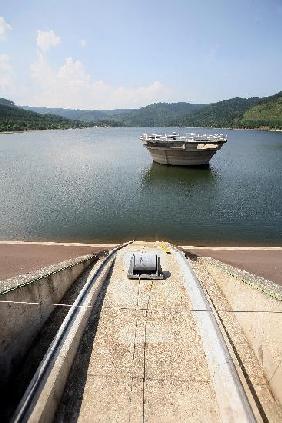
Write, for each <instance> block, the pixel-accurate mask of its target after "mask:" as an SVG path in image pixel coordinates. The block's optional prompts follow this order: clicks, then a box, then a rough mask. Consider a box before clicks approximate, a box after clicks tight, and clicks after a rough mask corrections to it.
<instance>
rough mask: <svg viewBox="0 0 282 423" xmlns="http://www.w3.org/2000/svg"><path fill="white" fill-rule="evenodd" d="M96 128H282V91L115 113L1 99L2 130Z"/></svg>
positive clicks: (161, 105)
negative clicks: (95, 126) (213, 101)
mask: <svg viewBox="0 0 282 423" xmlns="http://www.w3.org/2000/svg"><path fill="white" fill-rule="evenodd" d="M93 125H98V126H139V127H142V126H143V127H146V126H147V127H148V126H151V127H158V126H159V127H161V126H180V127H181V126H200V127H201V126H202V127H218V128H222V127H224V128H265V129H282V91H281V92H279V93H278V94H275V95H273V96H270V97H263V98H259V97H251V98H240V97H236V98H231V99H229V100H223V101H219V102H217V103H212V104H190V103H185V102H179V103H155V104H151V105H149V106H146V107H141V108H140V109H116V110H79V109H77V110H75V109H62V108H56V109H54V108H47V107H25V108H19V107H17V106H15V105H14V103H13V102H12V101H10V100H6V99H0V130H2V131H3V130H24V129H49V128H71V127H83V126H93Z"/></svg>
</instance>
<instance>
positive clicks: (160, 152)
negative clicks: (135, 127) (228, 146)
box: [140, 133, 227, 166]
mask: <svg viewBox="0 0 282 423" xmlns="http://www.w3.org/2000/svg"><path fill="white" fill-rule="evenodd" d="M140 139H141V141H142V142H143V144H144V146H145V147H146V148H147V150H148V151H149V152H150V154H151V156H152V158H153V160H154V162H156V163H159V164H166V165H173V166H199V165H207V164H208V163H209V162H210V160H211V158H212V157H213V155H214V154H215V153H216V152H217V151H218V150H220V149H221V147H222V146H223V144H225V143H226V142H227V137H226V136H225V137H224V136H223V135H222V134H220V135H217V134H216V135H206V134H204V135H196V134H189V135H186V136H179V135H178V134H176V133H173V134H172V135H158V134H152V135H148V134H143V135H142V136H141V137H140Z"/></svg>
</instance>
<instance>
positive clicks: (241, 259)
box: [185, 247, 282, 285]
mask: <svg viewBox="0 0 282 423" xmlns="http://www.w3.org/2000/svg"><path fill="white" fill-rule="evenodd" d="M185 251H188V252H189V251H190V252H191V253H193V254H197V255H198V256H204V257H213V258H215V259H217V260H221V261H223V262H225V263H227V264H230V265H232V266H235V267H238V268H239V269H243V270H246V271H248V272H250V273H254V274H255V275H259V276H262V277H263V278H265V279H268V280H271V281H274V282H276V283H278V284H280V285H282V248H281V247H280V248H279V247H274V248H267V247H266V248H262V247H261V248H256V249H255V248H250V247H249V248H247V247H245V248H243V247H242V248H233V249H232V248H231V247H229V248H224V247H216V248H197V247H193V248H191V247H190V248H189V247H188V248H185Z"/></svg>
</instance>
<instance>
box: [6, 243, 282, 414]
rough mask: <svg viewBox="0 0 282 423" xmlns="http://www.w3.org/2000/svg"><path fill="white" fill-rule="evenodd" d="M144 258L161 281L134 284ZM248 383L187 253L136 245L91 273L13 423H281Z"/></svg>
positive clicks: (113, 253) (118, 251)
mask: <svg viewBox="0 0 282 423" xmlns="http://www.w3.org/2000/svg"><path fill="white" fill-rule="evenodd" d="M137 251H138V252H148V251H149V252H153V253H157V254H158V255H159V256H160V259H161V265H162V268H163V271H164V276H165V277H164V279H163V280H129V279H128V277H127V271H128V268H129V263H130V258H131V256H132V253H133V252H137ZM245 379H246V375H245V373H244V372H243V371H242V369H241V368H240V360H238V357H236V354H234V350H232V348H231V346H230V342H229V341H228V333H226V330H225V328H224V327H223V325H222V324H221V322H220V318H219V315H218V313H217V310H216V308H215V307H214V304H213V302H212V301H211V299H210V297H209V295H208V293H207V291H206V289H204V287H203V286H202V284H201V283H200V281H199V280H198V278H197V277H196V275H195V273H194V272H193V270H192V267H191V265H190V264H189V261H188V260H187V259H186V258H185V255H184V253H182V252H180V251H179V250H177V249H175V248H174V247H172V246H166V247H165V248H164V247H163V246H162V245H161V244H154V243H148V242H141V241H140V242H134V243H129V244H127V245H124V246H122V248H120V247H118V248H116V249H114V250H112V251H111V252H110V254H109V255H108V256H107V257H106V258H104V259H101V260H100V261H98V262H97V263H96V264H95V265H94V267H93V269H92V270H91V271H90V273H89V276H88V279H87V282H86V284H85V285H84V287H83V289H82V290H81V292H80V293H79V295H78V297H77V299H76V301H75V303H74V304H73V306H72V307H71V309H70V310H69V312H68V314H67V316H66V317H65V320H64V322H63V324H62V326H61V327H60V329H59V331H58V333H57V335H56V337H55V338H54V340H53V342H52V344H51V345H50V348H49V350H48V351H47V353H46V355H45V357H44V359H43V360H42V362H41V364H40V366H39V367H38V369H37V372H36V373H35V375H34V377H33V379H32V381H31V382H30V384H29V387H28V388H27V390H26V392H25V395H24V396H23V398H22V400H21V402H20V404H19V406H18V408H17V410H16V413H15V415H14V418H13V421H14V422H27V421H29V422H51V421H55V422H65V421H67V422H75V421H80V422H105V421H109V422H112V421H114V422H125V421H127V422H128V421H130V422H159V421H162V422H172V421H177V422H187V421H193V422H194V421H209V422H227V421H228V422H239V421H240V422H253V421H277V422H278V421H280V420H279V419H280V417H281V415H280V414H279V410H278V408H276V409H277V413H276V414H272V415H271V419H269V418H268V415H267V412H265V411H264V407H263V406H262V405H261V403H260V399H259V397H257V396H256V397H255V398H254V392H253V391H252V389H250V384H248V383H247V382H249V381H247V382H246V380H245ZM272 408H273V407H272Z"/></svg>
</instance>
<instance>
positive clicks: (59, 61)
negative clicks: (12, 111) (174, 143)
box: [0, 0, 282, 109]
mask: <svg viewBox="0 0 282 423" xmlns="http://www.w3.org/2000/svg"><path fill="white" fill-rule="evenodd" d="M280 90H282V0H233V1H231V0H170V1H168V0H103V1H101V0H100V1H97V0H79V1H77V0H48V1H47V0H46V1H41V0H40V1H38V0H24V1H23V0H9V1H5V0H0V97H5V98H9V99H11V100H13V101H15V103H16V104H18V105H31V106H48V107H65V108H80V109H114V108H136V107H141V106H144V105H147V104H151V103H156V102H159V101H166V102H177V101H187V102H191V103H211V102H216V101H219V100H222V99H227V98H232V97H237V96H238V97H252V96H260V97H261V96H268V95H272V94H274V93H276V92H278V91H280Z"/></svg>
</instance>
